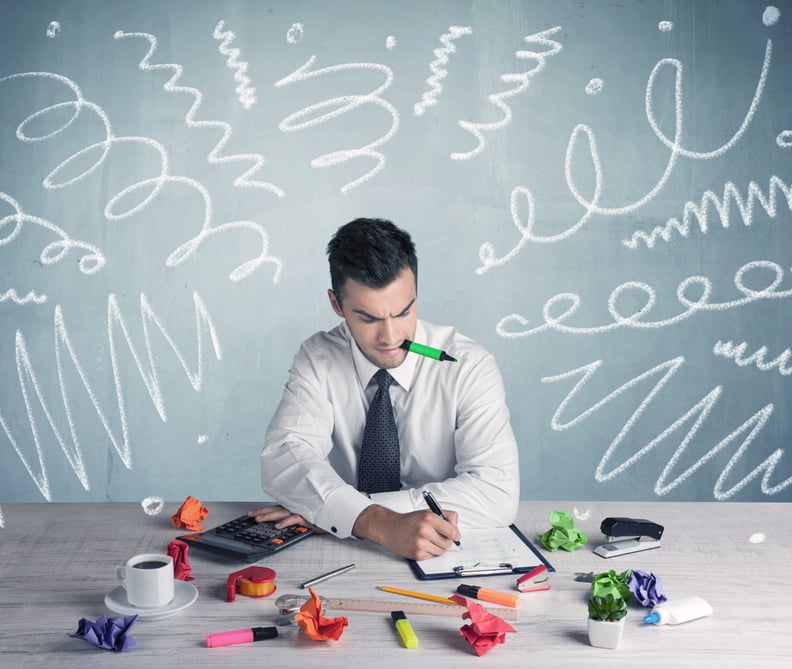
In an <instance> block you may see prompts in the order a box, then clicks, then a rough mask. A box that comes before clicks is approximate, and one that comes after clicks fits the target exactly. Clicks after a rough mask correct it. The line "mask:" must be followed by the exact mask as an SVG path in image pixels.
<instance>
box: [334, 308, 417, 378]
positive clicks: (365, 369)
mask: <svg viewBox="0 0 792 669" xmlns="http://www.w3.org/2000/svg"><path fill="white" fill-rule="evenodd" d="M341 327H342V328H343V331H344V334H345V335H346V337H347V339H348V340H349V346H350V348H351V349H352V360H353V361H354V363H355V372H356V373H357V376H358V380H359V381H360V385H361V387H362V388H366V387H367V386H368V384H369V383H370V382H371V379H372V377H373V376H374V374H376V373H377V371H379V367H377V366H376V365H375V364H373V363H372V362H371V361H370V360H369V359H368V358H366V356H364V355H363V353H361V351H360V349H359V348H358V345H357V344H356V343H355V340H354V338H353V337H352V333H351V332H350V330H349V326H348V325H347V322H346V321H343V322H342V323H341ZM415 337H416V340H418V341H425V339H426V338H425V336H424V327H423V323H422V322H421V321H420V320H419V321H418V322H417V324H416V328H415ZM419 357H420V356H418V355H415V354H413V355H410V354H409V353H408V354H407V357H406V358H404V362H403V363H402V364H401V365H399V366H398V367H394V368H393V369H389V370H388V373H389V374H390V375H391V376H392V377H393V378H394V379H395V380H396V383H398V384H399V385H400V386H401V387H402V388H403V389H404V390H410V386H411V385H412V380H413V376H414V375H415V370H416V367H417V365H418V358H419Z"/></svg>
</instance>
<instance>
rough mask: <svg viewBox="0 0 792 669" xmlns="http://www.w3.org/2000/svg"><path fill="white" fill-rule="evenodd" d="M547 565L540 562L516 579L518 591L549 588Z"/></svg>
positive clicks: (534, 590) (535, 590)
mask: <svg viewBox="0 0 792 669" xmlns="http://www.w3.org/2000/svg"><path fill="white" fill-rule="evenodd" d="M548 579H549V577H548V574H547V567H545V566H544V565H543V564H540V565H539V566H538V567H534V568H533V569H531V571H529V572H528V573H526V574H523V575H522V576H520V578H518V579H517V589H518V590H519V591H520V592H537V591H539V590H549V589H550V584H549V583H548Z"/></svg>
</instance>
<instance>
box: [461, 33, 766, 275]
mask: <svg viewBox="0 0 792 669" xmlns="http://www.w3.org/2000/svg"><path fill="white" fill-rule="evenodd" d="M772 48H773V43H772V40H769V39H768V40H767V44H766V47H765V55H764V60H763V63H762V69H761V73H760V75H759V80H758V82H757V84H756V89H755V90H754V94H753V98H752V100H751V103H750V105H749V108H748V111H747V112H746V114H745V116H744V117H743V120H742V122H741V124H740V127H739V128H738V129H737V130H736V131H735V132H734V134H733V135H732V136H731V138H730V139H728V140H727V141H726V142H724V143H723V144H722V145H721V146H719V147H718V148H716V149H712V150H710V151H693V150H691V149H687V148H685V146H684V145H683V137H684V129H685V126H684V120H685V116H684V104H683V95H682V89H683V65H682V62H681V61H679V60H677V59H675V58H663V59H661V60H660V61H658V63H657V64H656V65H655V66H654V68H653V69H652V72H651V74H650V76H649V80H648V82H647V85H646V98H645V106H646V118H647V120H648V122H649V125H650V127H651V128H652V131H653V132H654V134H655V136H656V137H657V138H658V139H659V140H660V141H661V142H662V143H663V144H665V145H666V146H667V147H668V148H669V149H670V151H671V152H670V154H669V157H668V162H667V163H666V166H665V168H664V170H663V174H662V175H661V176H660V178H659V179H658V181H657V183H655V185H654V186H652V187H651V188H650V189H649V190H648V191H647V192H646V193H645V194H644V195H643V196H641V197H639V198H638V199H637V200H634V201H633V202H630V203H627V204H623V205H620V206H616V207H604V206H601V204H600V203H601V200H602V192H603V169H602V163H601V161H600V157H599V149H598V148H597V138H596V134H595V133H594V130H593V129H592V128H591V127H589V126H588V125H586V124H584V123H580V124H578V125H577V126H575V128H574V130H573V131H572V134H571V135H570V138H569V142H568V143H567V150H566V157H565V161H564V175H565V179H566V183H567V187H568V189H569V192H570V193H571V194H572V195H573V197H574V198H575V199H576V200H577V201H578V203H579V204H580V205H581V206H582V207H583V208H584V210H585V211H584V213H583V215H582V216H581V217H580V218H579V219H578V221H577V222H576V223H574V224H573V225H572V226H571V227H569V228H567V229H566V230H564V231H562V232H559V233H556V234H552V235H540V234H536V233H535V232H534V225H535V215H534V201H533V195H532V194H531V192H530V190H529V189H528V188H524V187H520V188H519V190H518V189H517V188H515V189H514V190H513V191H512V200H513V199H514V197H515V194H521V195H523V196H525V197H527V198H528V199H529V203H530V217H529V220H528V221H527V223H525V224H522V222H521V221H520V220H519V218H515V211H514V207H512V222H513V223H514V225H515V227H516V228H517V229H518V230H519V231H520V240H519V242H518V243H517V246H515V247H514V248H513V249H512V251H510V252H509V253H508V254H507V255H506V256H504V257H503V258H497V257H496V254H495V249H494V247H493V245H492V243H491V242H485V243H483V244H482V246H481V247H480V249H479V259H480V260H481V261H482V263H483V264H482V266H481V267H479V268H478V269H477V270H476V272H477V273H479V274H481V273H483V272H485V271H487V270H489V269H491V268H492V267H496V266H499V265H503V264H504V263H505V262H508V260H510V259H512V258H514V257H515V256H516V255H517V253H519V251H520V250H521V249H522V248H523V247H524V246H525V244H526V243H527V242H533V243H537V244H552V243H556V242H560V241H562V240H564V239H567V238H568V237H571V236H572V235H574V234H575V233H577V232H578V231H579V230H580V229H581V228H582V227H583V226H584V225H586V224H587V223H588V222H589V220H590V219H591V217H592V216H593V215H594V214H599V215H602V216H614V217H615V216H623V215H625V214H630V213H633V212H635V211H637V210H638V209H640V208H641V207H643V206H644V205H645V204H647V203H648V202H650V201H651V200H653V199H654V198H655V197H656V196H657V194H658V193H660V191H662V190H663V188H664V187H665V185H666V183H667V182H668V180H669V179H670V177H671V174H672V173H673V171H674V167H675V166H676V164H677V159H678V158H679V156H684V157H686V158H690V159H693V160H711V159H713V158H718V157H720V156H722V155H723V154H724V153H726V152H727V151H728V150H729V149H731V148H732V147H733V146H734V145H735V144H737V142H738V141H739V140H740V139H741V138H742V137H743V135H744V134H745V132H746V130H747V129H748V126H749V125H750V123H751V120H752V119H753V117H754V115H755V113H756V109H757V107H758V105H759V101H760V100H761V97H762V93H763V91H764V87H765V83H766V81H767V75H768V73H769V71H770V63H771V55H772ZM666 67H671V68H672V69H673V70H674V73H675V79H674V91H675V93H674V137H673V139H669V138H668V137H666V135H665V134H664V133H663V131H662V130H661V129H660V127H659V125H658V123H657V120H656V118H655V112H654V104H653V98H654V86H655V83H656V80H657V77H658V75H659V74H660V72H661V71H662V70H663V69H664V68H666ZM581 138H585V142H584V143H585V145H586V146H587V148H588V155H589V158H590V161H591V167H592V173H593V178H594V185H593V193H592V195H591V197H590V199H586V197H585V196H583V195H582V194H581V193H580V191H579V190H578V188H577V185H576V183H575V179H574V176H573V172H572V167H573V164H574V162H575V155H576V153H577V151H578V143H579V142H580V141H581ZM658 234H659V233H658ZM629 243H630V244H633V243H635V242H633V241H630V242H629Z"/></svg>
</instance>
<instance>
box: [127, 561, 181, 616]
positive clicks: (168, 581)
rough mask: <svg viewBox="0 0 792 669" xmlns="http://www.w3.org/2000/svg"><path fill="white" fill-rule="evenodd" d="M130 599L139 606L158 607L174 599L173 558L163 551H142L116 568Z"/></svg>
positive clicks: (129, 600)
mask: <svg viewBox="0 0 792 669" xmlns="http://www.w3.org/2000/svg"><path fill="white" fill-rule="evenodd" d="M115 574H116V578H117V579H118V580H119V581H120V582H121V585H122V586H123V587H124V589H125V590H126V593H127V601H128V602H129V603H130V604H131V605H132V606H137V607H139V608H142V609H143V608H146V609H150V608H158V607H162V606H166V605H167V604H169V603H170V602H171V600H173V595H174V592H173V580H174V577H173V558H171V556H170V555H163V554H161V553H142V554H140V555H135V556H134V557H131V558H129V559H128V560H127V561H126V563H125V564H120V565H117V566H116V568H115Z"/></svg>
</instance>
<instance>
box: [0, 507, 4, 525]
mask: <svg viewBox="0 0 792 669" xmlns="http://www.w3.org/2000/svg"><path fill="white" fill-rule="evenodd" d="M4 527H5V516H3V507H2V506H0V529H3V528H4Z"/></svg>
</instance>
